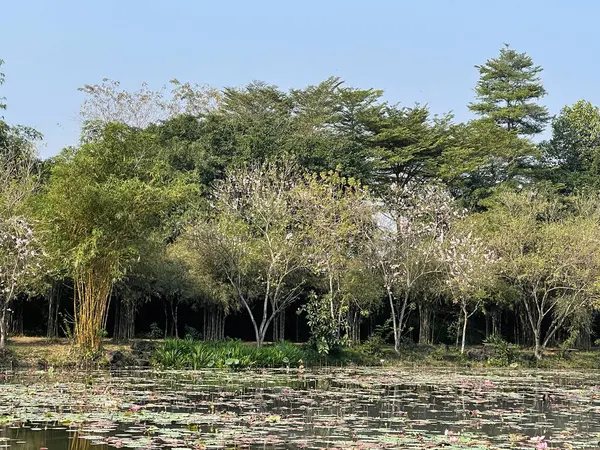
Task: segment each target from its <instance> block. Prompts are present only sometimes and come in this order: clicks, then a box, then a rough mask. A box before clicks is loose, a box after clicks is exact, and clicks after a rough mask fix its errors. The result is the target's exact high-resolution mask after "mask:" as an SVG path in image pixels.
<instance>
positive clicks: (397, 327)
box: [373, 182, 461, 352]
mask: <svg viewBox="0 0 600 450" xmlns="http://www.w3.org/2000/svg"><path fill="white" fill-rule="evenodd" d="M383 203H384V205H383V211H382V216H381V217H380V220H379V233H378V234H377V237H376V240H375V241H374V245H375V251H374V252H373V255H374V258H375V260H376V264H377V267H378V268H379V270H380V271H381V274H382V277H383V284H384V287H385V290H386V293H387V297H388V301H389V304H390V310H391V315H392V326H393V332H394V348H395V350H396V351H397V352H398V351H399V350H400V344H401V339H402V336H403V334H404V333H405V329H406V324H407V321H408V316H409V313H410V311H411V310H412V309H414V305H415V304H416V301H417V299H416V296H417V294H418V293H422V292H423V290H424V289H425V286H427V285H429V284H432V283H434V282H435V281H432V280H434V279H435V278H436V277H438V276H439V275H440V274H441V272H442V255H441V245H442V243H443V242H444V240H445V236H446V234H447V233H448V230H449V228H450V227H451V225H452V224H453V222H454V221H455V220H456V219H457V218H458V217H460V216H461V211H460V209H459V208H458V207H457V206H456V204H455V202H454V200H453V198H452V197H451V195H450V194H449V192H448V191H447V190H446V189H445V188H444V187H442V186H440V185H437V184H433V183H429V184H423V183H418V182H411V183H408V184H404V185H399V186H398V185H395V184H393V185H391V186H390V187H389V189H388V191H387V193H386V195H385V197H384V199H383Z"/></svg>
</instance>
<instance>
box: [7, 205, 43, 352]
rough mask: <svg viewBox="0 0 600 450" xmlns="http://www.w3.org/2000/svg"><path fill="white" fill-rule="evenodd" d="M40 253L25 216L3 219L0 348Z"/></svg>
mask: <svg viewBox="0 0 600 450" xmlns="http://www.w3.org/2000/svg"><path fill="white" fill-rule="evenodd" d="M39 256H40V252H39V248H38V245H37V243H36V241H35V239H34V235H33V229H32V228H31V226H30V225H29V224H28V223H27V221H26V220H25V219H23V218H20V217H10V218H8V219H0V349H2V348H4V346H5V343H6V332H7V325H8V313H9V306H10V304H11V303H12V302H13V301H14V300H15V298H16V297H17V295H18V294H20V293H21V292H22V291H23V289H24V288H25V286H26V285H27V282H28V280H30V279H31V277H32V276H33V272H34V271H35V270H36V269H38V268H39V263H38V258H39Z"/></svg>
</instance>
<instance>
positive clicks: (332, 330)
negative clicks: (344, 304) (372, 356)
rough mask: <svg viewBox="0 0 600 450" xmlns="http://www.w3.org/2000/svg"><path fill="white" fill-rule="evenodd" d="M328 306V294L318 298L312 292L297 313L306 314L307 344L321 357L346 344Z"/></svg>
mask: <svg viewBox="0 0 600 450" xmlns="http://www.w3.org/2000/svg"><path fill="white" fill-rule="evenodd" d="M330 304H331V302H330V300H329V296H328V294H326V295H324V296H320V297H319V296H317V295H316V294H315V293H314V292H313V293H311V296H310V299H309V301H308V302H307V303H306V305H304V306H303V307H302V309H301V310H300V311H299V313H300V312H304V313H306V322H307V324H308V327H309V328H310V340H309V343H310V344H311V345H312V347H313V348H314V349H315V350H316V351H317V352H318V353H319V354H323V355H327V354H329V352H330V351H331V350H332V349H335V348H336V347H338V346H341V345H343V344H344V343H345V342H346V340H345V337H344V336H341V335H340V330H339V326H338V324H337V323H336V321H335V320H333V319H332V317H331V310H330Z"/></svg>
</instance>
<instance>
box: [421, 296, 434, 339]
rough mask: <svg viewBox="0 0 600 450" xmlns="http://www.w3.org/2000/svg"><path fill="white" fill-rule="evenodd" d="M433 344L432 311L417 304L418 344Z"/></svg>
mask: <svg viewBox="0 0 600 450" xmlns="http://www.w3.org/2000/svg"><path fill="white" fill-rule="evenodd" d="M432 343H433V310H432V308H431V307H430V306H429V305H428V304H426V303H425V304H419V344H421V345H431V344H432Z"/></svg>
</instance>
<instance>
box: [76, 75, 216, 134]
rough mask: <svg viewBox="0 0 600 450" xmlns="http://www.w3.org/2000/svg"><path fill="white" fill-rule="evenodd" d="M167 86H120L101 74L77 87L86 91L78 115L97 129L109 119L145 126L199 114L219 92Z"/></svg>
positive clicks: (174, 81) (182, 85)
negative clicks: (98, 78)
mask: <svg viewBox="0 0 600 450" xmlns="http://www.w3.org/2000/svg"><path fill="white" fill-rule="evenodd" d="M170 84H171V89H170V90H169V89H167V87H166V86H163V87H162V88H161V89H159V90H152V89H150V87H149V86H148V84H147V83H145V82H144V83H142V85H141V87H140V89H138V90H137V91H128V90H125V89H121V83H120V82H119V81H116V80H111V79H109V78H104V79H103V80H102V83H100V84H86V85H84V86H83V87H81V88H79V91H80V92H83V93H84V94H85V95H86V98H85V100H84V101H83V103H82V105H81V110H80V116H81V118H82V120H83V122H84V125H85V124H87V126H91V127H92V128H93V129H95V130H100V129H101V128H102V127H103V126H105V125H108V124H110V123H121V124H125V125H128V126H131V127H134V128H146V127H148V126H149V125H152V124H157V123H160V122H162V121H164V120H167V119H169V118H172V117H176V116H179V115H188V116H193V117H199V116H200V115H202V114H205V113H206V112H208V111H210V110H212V109H214V108H216V106H217V105H218V104H219V102H220V101H221V94H220V93H219V91H217V90H216V89H214V88H211V87H209V86H206V85H198V84H191V83H188V82H185V83H181V82H180V81H179V80H177V79H172V80H171V81H170Z"/></svg>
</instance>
